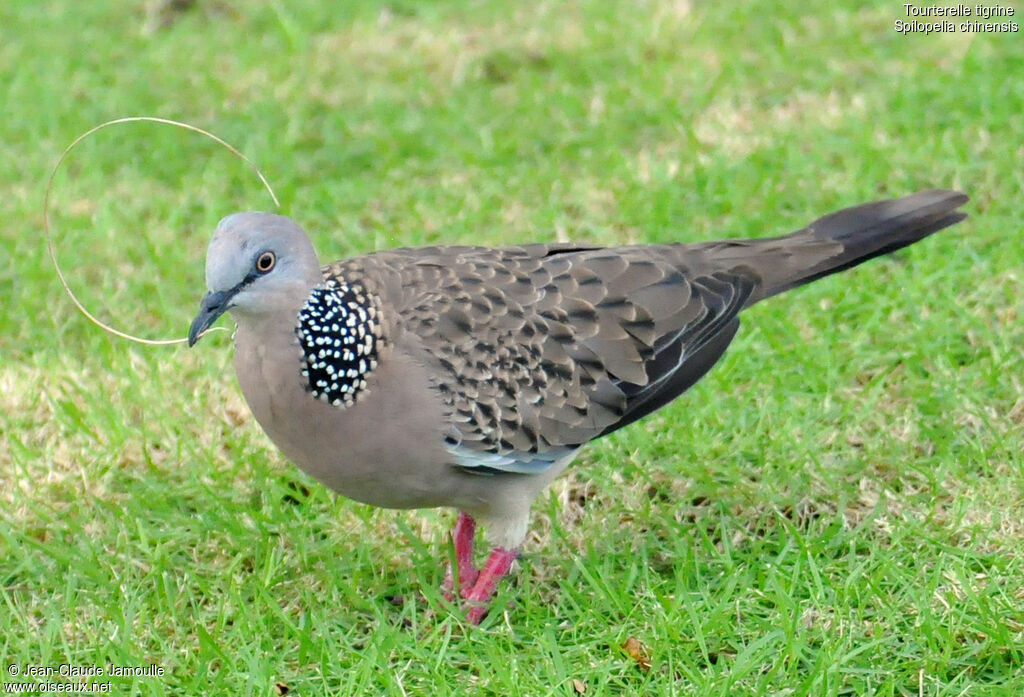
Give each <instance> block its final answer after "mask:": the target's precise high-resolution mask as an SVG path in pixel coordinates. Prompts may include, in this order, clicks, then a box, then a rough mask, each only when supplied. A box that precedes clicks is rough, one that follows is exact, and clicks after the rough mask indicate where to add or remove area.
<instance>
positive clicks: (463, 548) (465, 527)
mask: <svg viewBox="0 0 1024 697" xmlns="http://www.w3.org/2000/svg"><path fill="white" fill-rule="evenodd" d="M475 534H476V521H475V520H473V516H471V515H469V514H468V513H463V512H462V511H459V519H458V520H457V521H455V529H454V530H452V541H453V542H454V544H455V563H456V564H457V566H458V578H457V579H456V578H453V576H454V575H453V574H452V567H451V564H449V565H448V570H447V571H446V572H445V575H444V583H443V584H442V585H441V591H442V593H444V597H445V599H446V600H449V601H451V600H455V598H456V596H458V595H461V596H462V597H463V598H465V597H467V596H468V594H469V592H470V590H471V589H472V588H473V586H474V584H475V583H476V581H477V577H478V576H479V575H480V572H479V571H477V570H476V567H475V566H473V536H474V535H475Z"/></svg>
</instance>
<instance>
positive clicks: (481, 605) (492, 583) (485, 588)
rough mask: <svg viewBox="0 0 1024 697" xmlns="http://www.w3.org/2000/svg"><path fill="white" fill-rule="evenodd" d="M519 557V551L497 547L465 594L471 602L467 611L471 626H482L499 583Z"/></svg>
mask: <svg viewBox="0 0 1024 697" xmlns="http://www.w3.org/2000/svg"><path fill="white" fill-rule="evenodd" d="M517 556H519V549H518V548H516V549H502V548H501V547H495V548H494V550H493V551H492V552H491V556H490V557H488V559H487V563H486V564H485V565H484V568H483V570H482V571H480V575H479V576H478V577H477V579H476V583H475V584H473V588H472V589H471V590H470V591H469V592H468V593H464V594H463V596H464V597H465V598H466V600H468V601H469V603H468V604H469V609H467V610H466V620H467V621H468V622H469V623H470V624H480V620H482V619H483V618H484V617H485V616H486V615H487V611H488V610H489V609H490V606H491V599H492V598H493V597H494V591H495V590H496V589H497V587H498V581H500V580H501V578H502V576H504V575H505V574H507V573H508V570H509V569H511V568H512V562H514V561H515V560H516V557H517Z"/></svg>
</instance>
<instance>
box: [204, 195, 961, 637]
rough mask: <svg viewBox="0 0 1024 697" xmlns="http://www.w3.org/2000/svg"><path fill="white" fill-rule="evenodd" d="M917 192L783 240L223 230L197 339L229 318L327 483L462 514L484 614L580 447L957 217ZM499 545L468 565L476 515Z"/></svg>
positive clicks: (293, 444) (276, 437) (283, 427)
mask: <svg viewBox="0 0 1024 697" xmlns="http://www.w3.org/2000/svg"><path fill="white" fill-rule="evenodd" d="M967 200H968V199H967V196H965V195H964V194H962V193H958V192H954V191H940V190H933V191H922V192H920V193H916V194H913V195H911V196H907V197H905V198H900V199H894V200H888V201H879V202H875V203H868V204H864V205H860V206H856V207H854V208H847V209H845V210H841V211H839V212H836V213H832V214H831V215H828V216H825V217H823V218H821V219H819V220H817V221H815V222H814V223H812V224H810V225H809V226H807V227H806V228H804V229H802V230H798V231H797V232H794V233H792V234H790V235H786V236H784V237H776V238H765V239H753V240H725V241H719V242H700V243H695V244H660V245H634V246H623V247H598V246H589V245H581V244H528V245H522V246H513V247H472V246H450V247H445V246H439V247H420V248H413V249H395V250H390V251H384V252H377V253H374V254H367V255H364V256H358V257H353V258H350V259H344V260H342V261H337V262H335V263H333V264H330V265H327V266H324V267H321V265H320V262H319V261H318V259H317V255H316V252H315V251H314V249H313V246H312V244H311V243H310V241H309V238H308V237H307V236H306V234H305V233H304V232H303V230H302V229H301V228H300V227H299V226H298V225H297V224H296V223H294V222H293V221H292V220H290V219H288V218H285V217H283V216H280V215H272V214H269V213H237V214H235V215H230V216H228V217H227V218H224V219H223V220H222V221H221V222H220V224H219V225H218V226H217V229H216V232H215V233H214V236H213V239H212V241H211V242H210V247H209V251H208V254H207V259H206V283H207V286H208V288H209V292H208V293H207V294H206V296H205V297H204V298H203V300H202V303H201V306H200V310H199V314H198V316H197V317H196V319H195V321H194V322H193V324H192V327H191V330H190V332H189V344H190V345H192V344H194V343H195V342H196V340H197V339H198V338H199V336H200V335H201V334H202V333H203V332H204V331H205V330H206V329H207V328H208V327H209V326H210V325H211V324H212V323H213V322H214V320H216V319H217V317H218V316H220V315H221V314H222V313H224V312H225V311H230V313H231V315H232V317H233V318H234V320H235V322H236V323H237V325H238V329H237V333H236V334H235V369H236V371H237V374H238V381H239V383H240V384H241V387H242V392H243V393H244V395H245V398H246V400H247V401H248V403H249V406H250V407H251V409H252V412H253V414H254V415H255V417H256V420H257V421H258V422H259V423H260V425H261V426H262V427H263V429H264V430H265V431H266V432H267V434H268V435H269V436H270V438H271V440H273V442H274V443H275V444H277V446H278V447H279V448H280V449H281V450H282V451H283V452H284V454H285V455H286V456H287V457H288V458H289V459H291V460H293V461H294V462H295V463H297V464H298V465H299V466H300V467H302V468H303V469H304V470H305V471H306V472H308V473H309V474H311V475H313V476H314V477H316V478H317V479H319V480H320V481H322V482H323V483H324V484H326V485H327V486H329V487H331V488H332V489H334V490H336V491H338V492H340V493H341V494H343V495H345V496H348V497H350V498H353V499H356V500H358V501H362V502H365V503H369V504H372V505H375V506H383V507H387V508H424V507H437V506H447V507H452V508H455V509H457V510H458V511H459V516H458V519H457V522H456V525H455V530H454V533H453V540H454V546H455V560H456V563H455V565H454V566H455V568H454V570H453V569H449V571H448V575H447V577H446V580H445V589H446V594H447V595H448V597H453V595H454V596H458V595H461V597H462V598H463V599H465V600H466V601H467V605H468V611H467V617H468V620H469V621H470V622H471V623H474V624H475V623H478V622H479V621H480V620H481V619H482V618H483V617H484V615H485V614H486V611H487V605H488V603H489V602H490V600H491V598H492V596H493V594H494V591H495V587H496V585H497V583H498V580H499V579H500V578H501V577H502V576H503V575H504V574H506V573H507V572H508V570H509V568H510V566H511V565H512V562H513V560H514V559H515V557H516V555H517V553H518V551H519V548H520V546H521V545H522V543H523V540H524V538H525V536H526V532H527V523H528V518H529V511H530V506H531V503H532V502H533V500H534V498H535V497H536V496H537V495H538V494H539V493H540V492H541V490H543V489H544V487H545V486H547V485H548V484H549V483H550V482H551V481H552V480H553V479H554V478H555V477H557V476H558V475H559V473H561V472H562V471H563V470H564V469H565V467H566V466H567V465H568V464H569V462H570V461H571V460H572V459H573V457H574V456H575V455H576V453H577V452H578V451H579V450H580V448H581V447H582V446H583V445H584V444H585V443H587V442H588V441H591V440H593V439H595V438H598V437H600V436H603V435H606V434H608V433H611V432H612V431H615V430H617V429H619V428H622V427H623V426H625V425H627V424H629V423H632V422H633V421H636V420H637V419H639V418H642V417H643V416H645V415H647V414H649V413H651V412H652V411H654V410H655V409H658V408H660V407H662V406H664V405H665V404H667V403H668V402H670V401H672V400H673V399H675V398H676V397H677V396H679V395H680V394H682V393H683V392H685V391H686V390H687V389H688V388H689V387H690V386H691V385H693V384H694V383H695V382H697V380H699V379H700V378H701V377H702V376H703V375H704V374H705V373H706V372H707V371H708V370H709V369H710V368H711V366H712V365H714V363H715V362H716V361H717V360H718V359H719V358H721V356H722V354H723V352H724V351H725V349H726V347H727V346H728V345H729V343H730V342H731V341H732V339H733V337H734V336H735V335H736V330H737V329H738V328H739V313H740V311H741V310H743V309H745V308H747V307H750V306H751V305H753V304H754V303H756V302H758V301H760V300H763V299H764V298H767V297H770V296H772V295H775V294H777V293H781V292H782V291H785V290H788V289H790V288H795V287H796V286H800V285H803V284H805V283H809V282H811V281H813V280H815V279H818V278H822V277H823V276H827V275H829V274H832V273H835V272H837V271H842V270H844V269H848V268H850V267H853V266H856V265H857V264H860V263H861V262H863V261H866V260H868V259H871V258H872V257H876V256H879V255H882V254H887V253H889V252H892V251H894V250H897V249H900V248H901V247H905V246H907V245H910V244H913V243H914V242H917V241H918V240H920V239H922V238H924V237H926V236H928V235H930V234H932V233H933V232H936V231H938V230H941V229H942V228H945V227H947V226H949V225H953V224H954V223H957V222H959V221H960V220H963V219H964V217H965V215H964V214H963V213H960V212H957V210H956V209H957V208H958V207H959V206H961V205H963V204H964V203H965V202H966V201H967ZM477 521H480V522H481V523H482V524H483V527H484V528H485V531H486V533H487V537H488V540H489V542H490V543H491V545H492V550H493V551H492V552H491V554H490V557H489V558H488V560H487V562H486V564H485V565H484V567H483V568H482V569H479V570H478V569H477V568H476V567H475V566H474V563H473V541H474V533H475V528H476V522H477Z"/></svg>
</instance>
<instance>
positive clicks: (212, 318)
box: [188, 288, 238, 346]
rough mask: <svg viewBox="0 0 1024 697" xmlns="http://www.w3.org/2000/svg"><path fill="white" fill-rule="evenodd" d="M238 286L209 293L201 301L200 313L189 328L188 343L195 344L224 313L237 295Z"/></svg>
mask: <svg viewBox="0 0 1024 697" xmlns="http://www.w3.org/2000/svg"><path fill="white" fill-rule="evenodd" d="M237 292H238V288H232V289H231V290H222V291H218V292H216V293H207V294H206V295H205V296H204V297H203V300H202V302H201V303H199V314H198V315H196V318H195V319H194V320H192V327H191V328H190V329H189V330H188V345H189V346H195V344H196V342H197V341H199V337H200V336H202V335H203V332H205V331H206V330H207V329H209V328H210V325H211V324H213V323H214V322H216V321H217V318H218V317H220V316H221V315H223V314H224V312H225V311H226V310H227V309H228V308H229V307H230V303H231V298H233V297H235V294H236V293H237Z"/></svg>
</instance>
